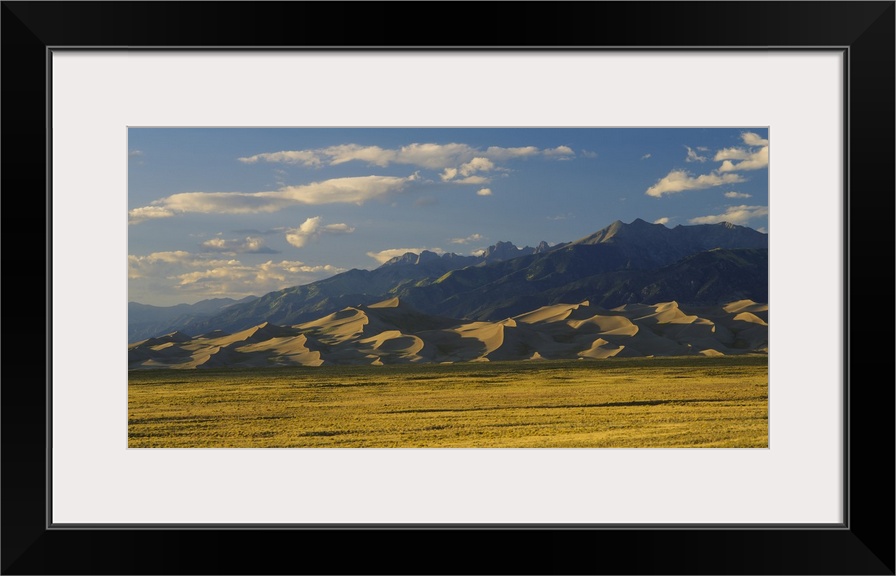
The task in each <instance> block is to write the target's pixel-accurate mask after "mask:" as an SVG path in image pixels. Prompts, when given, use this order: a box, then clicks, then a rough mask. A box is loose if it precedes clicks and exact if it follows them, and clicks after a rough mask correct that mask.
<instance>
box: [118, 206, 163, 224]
mask: <svg viewBox="0 0 896 576" xmlns="http://www.w3.org/2000/svg"><path fill="white" fill-rule="evenodd" d="M171 216H174V212H172V211H171V210H169V209H168V208H165V207H164V206H143V207H141V208H134V209H133V210H131V211H129V212H128V224H139V223H140V222H144V221H146V220H152V219H153V218H170V217H171Z"/></svg>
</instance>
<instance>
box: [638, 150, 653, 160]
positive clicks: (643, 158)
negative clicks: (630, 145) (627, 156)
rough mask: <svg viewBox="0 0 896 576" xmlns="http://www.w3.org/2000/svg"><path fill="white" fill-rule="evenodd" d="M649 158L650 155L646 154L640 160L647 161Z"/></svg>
mask: <svg viewBox="0 0 896 576" xmlns="http://www.w3.org/2000/svg"><path fill="white" fill-rule="evenodd" d="M651 156H652V154H651V153H650V152H648V153H647V154H645V155H643V156H641V160H647V159H648V158H650V157H651Z"/></svg>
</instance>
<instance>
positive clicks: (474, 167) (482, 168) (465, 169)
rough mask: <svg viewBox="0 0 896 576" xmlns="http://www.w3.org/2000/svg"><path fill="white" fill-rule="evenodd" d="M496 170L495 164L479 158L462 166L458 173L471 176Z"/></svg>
mask: <svg viewBox="0 0 896 576" xmlns="http://www.w3.org/2000/svg"><path fill="white" fill-rule="evenodd" d="M494 169H495V164H494V162H492V161H491V160H489V159H488V158H482V157H480V156H477V157H476V158H473V159H472V160H470V161H469V162H466V163H464V164H461V165H460V168H458V172H460V175H461V176H469V175H470V174H475V173H476V172H489V171H491V170H494Z"/></svg>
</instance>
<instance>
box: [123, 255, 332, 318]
mask: <svg viewBox="0 0 896 576" xmlns="http://www.w3.org/2000/svg"><path fill="white" fill-rule="evenodd" d="M343 271H344V269H343V268H338V267H336V266H332V265H329V264H323V265H308V264H305V263H303V262H299V261H289V260H282V261H280V262H275V261H273V260H268V261H267V262H264V263H260V264H249V263H245V262H242V261H241V260H238V259H236V258H230V259H227V258H216V257H213V256H209V255H208V254H192V253H189V252H184V251H172V252H155V253H152V254H148V255H145V256H136V255H129V256H128V278H129V294H128V298H129V299H130V300H134V301H138V302H140V301H144V302H145V301H151V302H153V303H155V302H161V301H164V302H162V303H161V305H171V304H176V303H179V302H185V301H196V300H200V299H204V298H214V297H231V298H241V297H244V296H248V295H250V294H253V295H261V294H265V293H267V292H271V291H274V290H281V289H283V288H287V287H289V286H297V285H300V284H307V283H309V282H313V281H315V280H320V279H322V278H325V277H327V276H331V275H333V274H337V273H339V272H343Z"/></svg>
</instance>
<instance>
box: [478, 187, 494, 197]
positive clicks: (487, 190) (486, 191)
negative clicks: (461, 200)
mask: <svg viewBox="0 0 896 576" xmlns="http://www.w3.org/2000/svg"><path fill="white" fill-rule="evenodd" d="M476 195H477V196H491V195H492V189H491V188H480V189H479V190H477V191H476Z"/></svg>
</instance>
